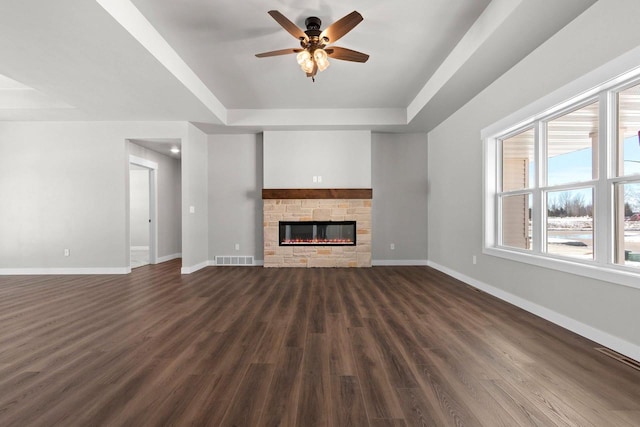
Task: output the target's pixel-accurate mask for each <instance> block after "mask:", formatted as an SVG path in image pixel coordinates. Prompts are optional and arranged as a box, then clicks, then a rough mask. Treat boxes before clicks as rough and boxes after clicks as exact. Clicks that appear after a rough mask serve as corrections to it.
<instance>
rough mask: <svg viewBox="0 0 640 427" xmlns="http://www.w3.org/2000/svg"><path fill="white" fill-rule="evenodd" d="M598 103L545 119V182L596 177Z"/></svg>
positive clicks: (556, 182) (566, 181) (564, 182)
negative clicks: (554, 117)
mask: <svg viewBox="0 0 640 427" xmlns="http://www.w3.org/2000/svg"><path fill="white" fill-rule="evenodd" d="M597 154H598V103H597V102H594V103H593V104H590V105H587V106H585V107H582V108H580V109H578V110H575V111H572V112H570V113H568V114H565V115H564V116H561V117H558V118H556V119H554V120H551V121H549V122H548V123H547V185H548V186H553V185H560V184H567V183H570V182H584V181H590V180H592V179H597V178H598V170H597V164H598V159H597Z"/></svg>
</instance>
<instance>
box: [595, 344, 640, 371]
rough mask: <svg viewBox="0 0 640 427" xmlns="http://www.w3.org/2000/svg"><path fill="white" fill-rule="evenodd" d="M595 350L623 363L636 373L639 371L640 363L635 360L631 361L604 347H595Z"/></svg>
mask: <svg viewBox="0 0 640 427" xmlns="http://www.w3.org/2000/svg"><path fill="white" fill-rule="evenodd" d="M596 350H598V351H599V352H600V353H603V354H606V355H607V356H609V357H612V358H614V359H616V360H617V361H619V362H622V363H624V364H625V365H627V366H631V367H632V368H633V369H637V370H638V371H640V362H638V361H637V360H633V359H631V358H630V357H627V356H625V355H624V354H620V353H618V352H616V351H613V350H611V349H610V348H606V347H596Z"/></svg>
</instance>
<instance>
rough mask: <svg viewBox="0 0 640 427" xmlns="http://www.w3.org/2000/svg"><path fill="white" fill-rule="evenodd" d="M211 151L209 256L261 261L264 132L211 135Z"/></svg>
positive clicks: (211, 257) (210, 257)
mask: <svg viewBox="0 0 640 427" xmlns="http://www.w3.org/2000/svg"><path fill="white" fill-rule="evenodd" d="M208 151H209V153H208V154H209V157H208V160H209V177H208V191H209V259H210V260H213V257H214V256H216V255H252V256H254V257H255V259H256V260H262V259H263V231H262V222H263V218H262V135H252V134H251V135H209V146H208ZM236 243H238V244H239V245H240V249H239V250H236V249H235V244H236Z"/></svg>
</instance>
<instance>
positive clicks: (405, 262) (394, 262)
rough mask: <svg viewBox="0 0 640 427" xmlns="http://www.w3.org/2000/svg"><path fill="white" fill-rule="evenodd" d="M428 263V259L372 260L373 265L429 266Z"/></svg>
mask: <svg viewBox="0 0 640 427" xmlns="http://www.w3.org/2000/svg"><path fill="white" fill-rule="evenodd" d="M428 262H429V261H427V260H426V259H374V260H371V265H373V266H376V265H378V266H385V265H389V266H390V265H428Z"/></svg>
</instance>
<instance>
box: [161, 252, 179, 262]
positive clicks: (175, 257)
mask: <svg viewBox="0 0 640 427" xmlns="http://www.w3.org/2000/svg"><path fill="white" fill-rule="evenodd" d="M177 258H182V253H177V254H171V255H165V256H161V257H158V259H157V261H158V262H157V263H158V264H160V263H163V262H167V261H171V260H172V259H177Z"/></svg>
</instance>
